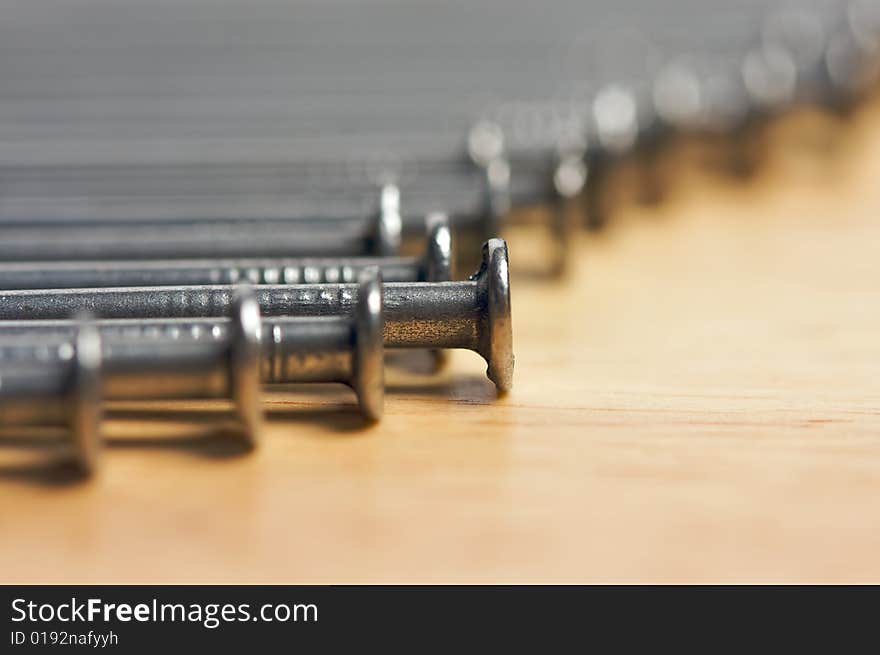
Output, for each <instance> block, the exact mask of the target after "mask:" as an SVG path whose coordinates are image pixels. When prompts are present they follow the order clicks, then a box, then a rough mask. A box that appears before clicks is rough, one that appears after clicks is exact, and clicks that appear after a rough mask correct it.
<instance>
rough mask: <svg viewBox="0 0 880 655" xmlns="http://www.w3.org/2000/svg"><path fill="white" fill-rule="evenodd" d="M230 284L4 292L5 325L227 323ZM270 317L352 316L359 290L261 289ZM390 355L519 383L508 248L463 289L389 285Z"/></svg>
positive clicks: (487, 260)
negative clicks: (222, 319)
mask: <svg viewBox="0 0 880 655" xmlns="http://www.w3.org/2000/svg"><path fill="white" fill-rule="evenodd" d="M234 291H235V287H234V286H231V285H209V286H177V287H132V288H102V289H53V290H23V291H5V292H2V293H0V320H22V319H63V318H66V317H69V316H73V315H75V314H76V313H78V312H81V311H88V312H90V313H91V314H93V315H94V316H98V317H101V318H158V317H166V318H174V317H180V318H185V317H192V316H224V315H226V314H227V313H228V312H229V307H230V304H231V302H232V299H233V297H234ZM254 293H255V295H256V297H257V299H258V302H259V305H260V310H261V312H262V313H263V315H264V316H341V315H351V314H352V313H353V311H354V309H355V307H356V306H357V302H358V295H359V294H358V288H357V286H355V285H351V284H325V285H260V286H255V287H254ZM383 301H384V306H385V325H384V329H383V340H384V343H385V346H386V347H389V348H427V349H436V348H464V349H468V350H474V351H476V352H477V353H479V354H480V355H482V356H483V358H484V359H485V360H486V361H487V363H488V369H487V374H488V376H489V378H490V379H491V380H492V381H493V382H494V383H495V385H496V386H497V387H498V389H499V391H501V392H504V391H507V390H508V389H509V388H510V386H511V383H512V378H513V343H512V326H511V310H510V284H509V271H508V256H507V244H505V242H504V241H503V240H502V239H490V240H489V241H487V242H486V244H484V246H483V261H482V265H481V267H480V270H479V271H477V273H475V274H474V275H473V276H472V277H471V278H470V279H469V280H465V281H461V282H391V283H387V284H385V285H383Z"/></svg>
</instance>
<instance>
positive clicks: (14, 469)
mask: <svg viewBox="0 0 880 655" xmlns="http://www.w3.org/2000/svg"><path fill="white" fill-rule="evenodd" d="M86 479H87V477H86V476H85V475H84V474H83V472H82V471H81V470H80V469H79V468H77V467H76V466H74V465H73V464H71V463H70V462H67V461H64V460H62V459H59V458H54V459H53V458H49V460H48V461H42V462H40V461H36V462H26V463H21V464H0V482H3V481H10V482H23V483H27V484H37V485H41V486H46V487H70V486H73V485H75V484H78V483H81V482H83V481H84V480H86Z"/></svg>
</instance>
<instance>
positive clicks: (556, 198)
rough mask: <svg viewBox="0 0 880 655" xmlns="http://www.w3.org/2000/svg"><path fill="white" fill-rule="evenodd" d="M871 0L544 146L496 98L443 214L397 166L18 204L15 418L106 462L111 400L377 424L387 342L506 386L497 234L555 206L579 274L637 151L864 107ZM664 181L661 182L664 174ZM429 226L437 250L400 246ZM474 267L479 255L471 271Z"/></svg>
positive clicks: (871, 79)
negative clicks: (205, 193) (204, 214)
mask: <svg viewBox="0 0 880 655" xmlns="http://www.w3.org/2000/svg"><path fill="white" fill-rule="evenodd" d="M865 7H868V8H870V5H868V4H866V3H864V2H861V1H860V2H856V3H852V4H851V5H849V6H848V9H847V11H846V13H845V18H843V19H842V20H840V21H838V24H837V25H836V27H835V29H834V30H829V29H826V27H825V25H824V24H823V23H822V22H821V21H818V22H817V20H818V19H815V16H813V15H812V14H810V13H809V12H801V11H797V12H794V13H789V14H779V15H774V17H772V18H771V19H768V21H767V23H766V25H765V29H764V30H762V34H761V38H760V39H759V43H758V44H757V45H755V46H754V47H749V48H746V49H745V50H744V51H743V52H739V53H736V54H734V55H730V56H725V57H721V58H720V59H721V60H723V61H722V64H721V65H719V66H715V65H710V63H709V62H710V59H711V58H706V57H704V58H700V57H696V58H687V57H680V56H675V57H669V58H667V60H666V63H665V64H663V65H661V66H655V67H648V68H646V69H645V71H643V75H642V74H641V73H640V74H637V75H633V74H627V75H621V76H620V77H619V78H618V79H615V80H614V81H613V82H610V83H608V84H603V85H599V86H598V87H597V88H596V89H595V90H594V92H592V93H591V94H588V96H587V97H583V98H578V99H577V101H576V102H574V103H570V104H568V105H566V107H567V109H566V108H563V111H562V114H564V116H571V117H572V120H570V121H568V120H561V121H557V122H556V123H554V124H553V129H551V130H549V131H547V132H546V133H542V134H541V137H542V138H541V139H531V138H523V134H522V132H523V131H522V130H520V129H518V123H519V122H520V119H521V118H522V115H521V114H517V113H516V112H513V113H511V112H508V111H506V109H505V108H504V107H502V108H498V109H497V110H496V111H489V112H487V114H486V116H485V117H484V118H483V119H482V120H479V121H477V122H476V123H475V124H474V125H473V127H472V129H471V130H470V131H469V133H468V135H467V137H466V138H465V139H463V140H464V141H465V142H466V149H467V155H468V156H467V157H462V158H461V161H464V162H465V163H464V164H462V163H461V161H458V160H457V161H456V162H450V163H449V165H448V166H447V167H446V168H444V167H435V168H434V169H433V170H434V173H435V175H436V176H437V178H436V179H435V178H430V175H427V178H428V179H427V187H431V188H433V186H434V183H436V185H437V186H439V187H442V188H443V189H445V190H446V191H444V194H446V195H444V194H440V197H442V198H443V199H445V200H444V201H443V202H440V203H439V205H440V207H439V208H440V209H441V210H443V212H445V213H432V214H430V215H429V216H428V218H427V219H425V218H423V214H420V215H416V213H413V212H411V211H408V210H406V206H407V202H408V201H409V200H410V199H411V200H412V202H413V204H414V205H416V206H417V205H418V203H420V202H424V200H423V198H421V197H420V192H419V188H422V189H424V188H427V187H426V186H425V184H424V183H425V177H424V176H423V178H422V179H421V181H420V184H418V185H415V186H409V187H408V186H407V185H406V184H405V183H404V181H405V180H406V179H407V178H406V176H405V175H403V174H402V173H403V171H395V170H390V171H388V172H387V175H384V176H383V177H384V178H387V179H386V181H385V182H384V183H382V184H381V185H378V188H377V190H376V191H373V193H375V195H376V198H375V212H374V213H373V214H372V215H371V216H365V215H363V214H358V213H353V214H352V215H351V216H342V215H339V214H334V215H330V216H315V215H307V216H306V215H304V216H291V217H289V218H284V219H281V218H261V219H256V218H247V217H246V218H236V217H216V218H211V219H204V218H201V219H186V218H170V219H169V218H162V219H159V218H157V219H155V220H146V219H143V218H137V219H128V220H109V219H104V218H98V217H96V218H94V219H85V220H77V221H73V222H71V221H70V220H67V219H64V218H63V217H55V216H51V215H50V216H46V217H44V218H43V219H39V220H38V219H35V218H34V217H28V219H27V220H21V221H16V220H12V219H3V220H2V221H0V262H2V263H0V425H4V426H18V425H23V424H38V425H46V426H61V427H62V428H63V429H64V430H65V434H66V435H67V437H68V439H67V442H68V444H69V446H70V452H71V453H72V454H73V459H74V461H75V462H76V463H77V465H78V466H79V468H80V469H82V470H83V471H87V472H89V471H92V470H94V469H95V467H96V466H97V463H98V459H99V457H98V456H99V453H100V444H101V442H102V438H101V424H102V421H101V417H102V407H103V406H104V402H105V401H108V400H119V399H124V400H128V399H146V398H163V399H165V398H172V399H176V398H180V399H183V398H187V399H196V398H226V399H227V400H228V401H230V402H231V403H232V406H233V407H234V410H235V411H234V416H235V423H236V426H237V432H238V434H240V435H241V438H242V439H243V441H244V442H246V443H247V444H248V445H250V446H253V445H256V444H257V443H258V442H259V439H260V435H261V432H262V430H261V419H262V413H263V409H264V407H263V403H262V402H261V390H262V389H263V388H264V387H266V386H267V385H278V384H286V383H318V382H321V383H325V382H330V383H342V384H345V385H348V386H349V387H351V388H352V389H353V390H354V392H355V394H356V396H357V401H358V405H359V407H360V410H361V412H362V414H363V416H364V417H365V419H366V420H368V421H376V420H378V419H379V418H380V416H381V414H382V408H383V401H384V398H383V396H384V386H385V385H384V376H385V358H384V351H385V349H391V348H406V349H423V350H428V351H431V352H432V353H434V354H435V356H436V357H437V360H438V361H440V360H441V359H442V358H441V357H440V356H439V355H437V353H440V352H442V351H444V350H446V349H469V350H472V351H475V352H477V353H478V354H479V355H481V356H482V357H483V358H484V359H485V360H486V362H487V365H488V368H487V374H488V376H489V378H490V379H491V380H492V382H494V384H495V385H496V387H497V388H498V390H499V391H500V392H505V391H507V390H508V389H509V388H510V386H511V384H512V374H513V352H512V336H511V333H512V329H511V310H510V283H509V273H508V255H507V246H506V244H505V242H504V241H502V240H501V239H498V238H490V237H494V236H495V235H497V234H499V233H503V231H504V230H506V229H507V228H508V227H509V226H510V225H511V224H512V223H513V222H514V221H515V220H516V219H515V218H514V217H515V216H517V212H516V210H517V209H520V208H523V207H528V206H531V205H535V204H543V205H550V206H551V207H552V208H553V209H554V211H552V212H551V214H552V216H553V218H552V220H551V221H550V223H549V224H548V225H547V226H548V227H549V228H550V232H551V234H552V236H553V237H554V243H555V247H556V253H555V255H554V257H553V258H552V261H551V263H550V266H551V268H552V269H553V270H555V271H557V272H559V271H562V270H563V269H564V268H565V265H566V261H567V260H568V258H569V255H570V252H571V251H570V248H571V243H572V239H571V236H572V230H573V229H574V228H575V227H578V226H582V225H585V224H589V225H594V226H597V225H600V224H603V223H604V222H605V220H606V219H607V216H606V211H605V208H604V206H603V202H602V195H603V193H604V192H605V190H606V186H607V184H608V179H609V178H610V177H611V176H612V175H613V172H614V171H615V169H616V168H617V167H619V166H620V165H621V164H622V163H624V162H629V161H631V160H632V159H633V158H636V159H638V160H639V161H640V162H641V163H642V164H647V165H646V166H645V168H647V169H653V167H655V165H656V164H657V162H658V161H659V160H660V159H661V153H662V152H664V151H665V150H668V149H669V147H670V146H672V147H674V146H675V144H676V143H678V142H680V141H681V140H687V139H690V138H693V137H696V138H698V139H708V140H710V141H713V140H714V139H716V138H717V139H719V140H720V141H721V142H723V147H724V148H727V149H728V150H730V148H729V146H733V148H732V150H738V149H739V146H741V144H742V143H744V142H746V141H748V139H746V135H747V134H754V133H760V132H761V131H762V130H763V129H765V128H766V126H767V124H768V123H770V122H772V121H775V120H777V119H778V118H779V117H780V116H782V115H783V114H784V110H785V109H786V108H788V107H798V106H803V105H805V104H809V105H813V106H817V107H821V108H824V109H825V110H827V111H830V112H835V113H838V114H839V113H841V112H844V111H848V110H849V109H850V108H851V106H852V105H853V104H855V103H856V102H857V101H858V100H860V99H862V98H863V97H867V96H868V95H869V92H870V91H871V90H872V88H873V85H874V83H875V82H876V81H877V77H878V71H880V21H878V20H877V16H878V15H880V14H877V13H872V12H870V11H867V10H866V9H865ZM548 103H549V105H552V107H551V108H553V109H554V110H558V109H560V105H559V104H558V103H555V101H554V102H550V101H548ZM549 105H548V106H549ZM568 110H571V111H568ZM566 112H568V113H566ZM526 114H528V112H526ZM529 115H531V114H529ZM527 137H528V135H527ZM713 142H714V141H713ZM725 152H727V151H725ZM731 157H733V158H734V159H737V161H739V160H740V157H739V155H738V154H734V155H731ZM462 166H464V168H466V171H467V173H468V174H467V175H464V176H462V175H459V174H458V173H460V171H458V169H459V168H461V167H462ZM447 169H449V170H447ZM453 169H454V171H458V172H456V173H455V174H452V175H450V174H449V171H450V170H453ZM444 176H445V177H444ZM439 178H444V179H443V180H440V179H439ZM446 178H449V179H452V178H454V179H455V180H458V181H461V180H463V179H465V178H467V179H470V180H471V181H472V180H473V179H476V180H477V181H478V182H477V185H476V186H477V187H478V188H479V189H480V201H479V203H478V204H479V206H478V207H470V208H468V209H466V210H465V209H463V208H462V206H461V197H462V196H465V195H467V194H466V193H465V190H464V189H463V188H462V187H456V186H455V184H452V185H451V186H450V183H449V179H446ZM389 180H398V181H399V183H395V182H391V181H389ZM646 184H647V185H648V186H650V187H651V188H652V189H653V190H655V191H657V192H659V193H662V191H663V190H664V185H665V181H658V180H656V179H651V180H649V181H648V182H647V183H646ZM472 186H473V185H472V184H470V183H469V186H468V190H470V189H471V188H472ZM449 189H452V190H451V191H450V190H449ZM339 191H340V193H342V192H344V191H345V189H342V188H340V189H339ZM638 193H639V194H640V195H655V194H653V193H648V192H646V190H645V189H641V190H640V191H638ZM431 198H432V199H433V200H435V201H436V200H437V199H438V195H437V194H433V195H431ZM121 218H125V217H121ZM425 234H427V243H424V240H425V238H426V237H425ZM414 235H418V236H414ZM453 235H454V236H453ZM413 239H417V240H419V241H422V246H421V247H422V254H421V255H420V256H415V257H407V256H403V254H402V253H403V252H404V250H405V249H406V247H408V245H409V243H410V242H412V241H413ZM453 240H454V241H455V244H456V252H453V249H452V243H453ZM480 244H483V245H482V250H480ZM477 253H481V256H479V255H477ZM455 260H458V261H469V260H475V261H474V263H475V264H477V262H479V263H478V266H479V268H478V270H477V271H476V273H475V274H474V275H472V276H471V277H470V278H468V279H466V280H456V279H455V277H454V276H453V273H452V271H453V269H454V266H453V262H454V261H455Z"/></svg>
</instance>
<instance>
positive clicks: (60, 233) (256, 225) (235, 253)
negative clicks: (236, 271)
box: [0, 184, 402, 261]
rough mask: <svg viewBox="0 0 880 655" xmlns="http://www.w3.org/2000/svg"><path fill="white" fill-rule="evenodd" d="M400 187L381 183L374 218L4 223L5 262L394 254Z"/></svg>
mask: <svg viewBox="0 0 880 655" xmlns="http://www.w3.org/2000/svg"><path fill="white" fill-rule="evenodd" d="M401 228H402V225H401V216H400V192H399V190H398V189H397V187H396V186H394V185H393V184H388V185H385V186H384V187H382V189H381V192H380V200H379V211H378V212H377V214H376V216H375V218H374V219H371V220H368V221H365V220H363V219H362V218H361V217H355V218H335V217H334V218H330V217H327V218H323V219H317V218H315V219H306V218H298V219H279V218H254V219H231V218H229V219H211V220H206V219H205V220H186V221H184V220H181V221H178V220H158V221H137V222H134V221H132V222H126V221H115V222H114V221H76V222H62V221H58V220H53V219H47V220H45V221H40V220H37V219H30V220H28V221H21V222H14V221H9V220H5V221H3V222H0V261H35V260H53V259H54V260H93V259H116V260H118V259H163V258H164V259H183V258H233V257H237V258H241V257H347V256H354V255H374V256H376V255H377V256H383V257H387V256H391V255H394V254H396V253H398V251H399V249H400V244H401Z"/></svg>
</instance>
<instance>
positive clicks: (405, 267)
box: [0, 214, 452, 289]
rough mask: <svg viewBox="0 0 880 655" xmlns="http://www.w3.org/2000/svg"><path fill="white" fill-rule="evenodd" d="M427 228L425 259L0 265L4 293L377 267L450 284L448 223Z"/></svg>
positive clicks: (315, 275) (288, 279)
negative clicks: (22, 290) (9, 290)
mask: <svg viewBox="0 0 880 655" xmlns="http://www.w3.org/2000/svg"><path fill="white" fill-rule="evenodd" d="M426 224H427V231H428V236H427V244H426V247H425V251H424V253H423V255H422V256H421V257H379V258H377V257H343V258H320V259H318V258H296V259H294V258H282V259H229V260H175V259H172V260H160V261H143V260H135V261H116V260H109V261H105V260H100V261H68V262H59V261H50V262H10V263H2V264H0V289H76V288H91V287H147V286H178V285H198V284H237V283H240V282H247V283H249V284H319V283H320V284H334V283H353V282H355V281H356V280H357V279H358V275H359V273H360V272H361V271H362V270H363V269H365V268H367V267H371V266H378V267H379V269H380V270H381V272H382V277H383V279H384V280H386V281H393V282H409V281H427V282H441V281H447V280H450V279H452V248H451V242H452V240H451V236H450V232H449V220H448V219H447V218H446V216H445V215H444V214H432V215H430V216H429V217H428V218H427V219H426Z"/></svg>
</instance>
